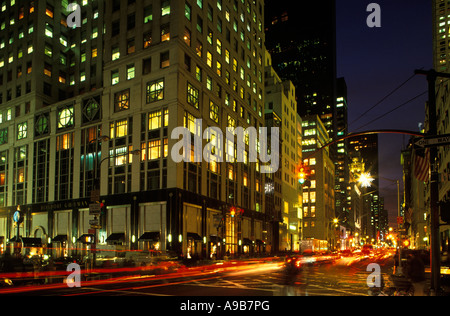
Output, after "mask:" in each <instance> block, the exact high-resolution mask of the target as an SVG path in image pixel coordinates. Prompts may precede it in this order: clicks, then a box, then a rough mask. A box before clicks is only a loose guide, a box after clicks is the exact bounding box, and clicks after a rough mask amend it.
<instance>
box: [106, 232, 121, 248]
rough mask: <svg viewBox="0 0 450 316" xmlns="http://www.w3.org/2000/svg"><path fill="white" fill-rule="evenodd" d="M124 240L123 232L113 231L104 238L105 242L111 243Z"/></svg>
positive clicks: (119, 242) (115, 243)
mask: <svg viewBox="0 0 450 316" xmlns="http://www.w3.org/2000/svg"><path fill="white" fill-rule="evenodd" d="M124 241H125V233H114V234H111V235H109V237H108V238H106V242H107V243H108V244H112V245H117V244H122V243H123V242H124Z"/></svg>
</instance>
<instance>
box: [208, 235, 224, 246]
mask: <svg viewBox="0 0 450 316" xmlns="http://www.w3.org/2000/svg"><path fill="white" fill-rule="evenodd" d="M209 241H210V242H212V243H214V244H218V243H219V242H220V241H221V239H220V237H219V236H209Z"/></svg>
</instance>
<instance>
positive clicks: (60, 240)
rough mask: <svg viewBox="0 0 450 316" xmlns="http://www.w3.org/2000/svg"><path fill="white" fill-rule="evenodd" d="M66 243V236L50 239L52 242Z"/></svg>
mask: <svg viewBox="0 0 450 316" xmlns="http://www.w3.org/2000/svg"><path fill="white" fill-rule="evenodd" d="M65 241H67V235H58V236H56V237H54V238H53V239H52V242H61V243H62V242H65Z"/></svg>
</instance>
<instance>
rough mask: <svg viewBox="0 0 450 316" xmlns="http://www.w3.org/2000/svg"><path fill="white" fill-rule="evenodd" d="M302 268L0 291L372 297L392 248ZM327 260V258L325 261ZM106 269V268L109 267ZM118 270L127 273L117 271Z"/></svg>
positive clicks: (209, 271)
mask: <svg viewBox="0 0 450 316" xmlns="http://www.w3.org/2000/svg"><path fill="white" fill-rule="evenodd" d="M298 259H300V260H301V267H300V269H299V272H298V274H297V275H296V276H290V277H289V280H288V282H287V277H286V275H285V269H284V266H283V264H284V262H283V261H285V259H281V258H270V259H258V260H256V259H255V260H251V261H245V260H236V261H233V260H230V261H226V262H221V263H215V264H213V265H206V266H202V267H196V268H179V269H178V270H177V271H174V272H170V273H167V274H160V275H143V274H142V273H141V274H140V275H138V274H137V273H136V274H133V273H129V275H128V276H121V277H119V276H116V277H112V278H109V279H104V280H88V281H83V279H85V278H84V277H82V282H81V287H80V288H75V287H74V288H69V286H68V285H67V284H44V285H40V286H33V285H30V286H27V287H10V288H0V295H32V296H83V295H86V296H96V295H101V296H182V297H184V296H198V297H203V296H252V297H262V296H367V295H369V292H368V289H369V287H368V285H367V278H368V276H369V274H370V272H367V266H368V265H369V264H371V263H377V264H379V265H380V267H381V273H382V276H383V278H384V279H385V281H388V274H389V273H391V272H392V268H393V263H394V260H393V257H392V253H380V254H377V255H375V256H373V257H368V256H360V255H354V256H348V257H342V258H334V257H331V256H330V257H328V256H314V257H298ZM321 260H323V261H321ZM105 273H106V272H105ZM115 273H116V274H117V275H119V274H120V273H121V272H120V271H116V272H115Z"/></svg>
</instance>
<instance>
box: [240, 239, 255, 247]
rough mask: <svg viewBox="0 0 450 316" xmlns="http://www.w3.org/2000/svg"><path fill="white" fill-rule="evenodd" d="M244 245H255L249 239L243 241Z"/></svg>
mask: <svg viewBox="0 0 450 316" xmlns="http://www.w3.org/2000/svg"><path fill="white" fill-rule="evenodd" d="M242 244H243V245H247V246H250V245H252V244H253V242H252V241H251V240H250V239H248V238H244V239H242Z"/></svg>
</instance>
